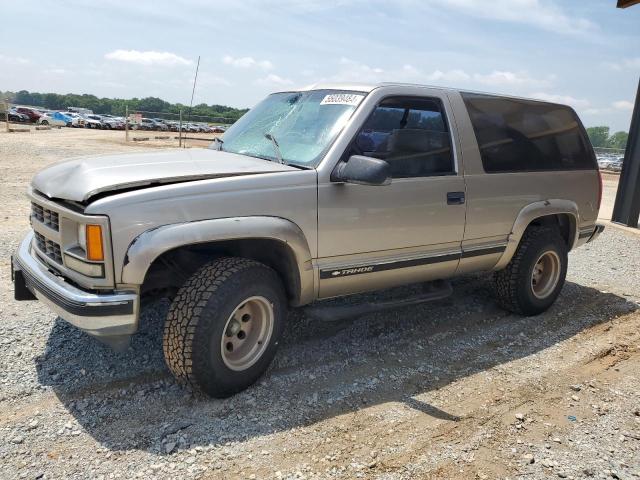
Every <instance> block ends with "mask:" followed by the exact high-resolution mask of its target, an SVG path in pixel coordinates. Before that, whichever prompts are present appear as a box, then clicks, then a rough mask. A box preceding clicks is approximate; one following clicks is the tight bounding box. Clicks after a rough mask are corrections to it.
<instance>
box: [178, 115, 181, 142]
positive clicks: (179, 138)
mask: <svg viewBox="0 0 640 480" xmlns="http://www.w3.org/2000/svg"><path fill="white" fill-rule="evenodd" d="M178 147H182V109H180V124H179V126H178Z"/></svg>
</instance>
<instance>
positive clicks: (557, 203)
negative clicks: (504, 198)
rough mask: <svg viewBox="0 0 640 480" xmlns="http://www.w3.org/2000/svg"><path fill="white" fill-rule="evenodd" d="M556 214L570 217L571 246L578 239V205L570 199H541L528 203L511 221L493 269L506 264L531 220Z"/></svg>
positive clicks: (498, 268) (499, 268) (500, 267)
mask: <svg viewBox="0 0 640 480" xmlns="http://www.w3.org/2000/svg"><path fill="white" fill-rule="evenodd" d="M558 214H567V215H569V217H570V218H571V222H572V228H571V238H570V239H569V247H570V249H571V248H573V247H574V246H575V245H576V242H577V240H578V228H577V225H578V218H579V216H578V205H577V204H576V203H575V202H573V201H571V200H560V199H550V200H542V201H540V202H534V203H530V204H529V205H527V206H525V207H524V208H523V209H522V210H520V213H518V216H517V217H516V220H515V222H514V223H513V227H512V228H511V233H510V234H509V238H508V241H507V247H506V249H505V251H504V253H503V254H502V256H501V257H500V260H498V263H496V265H495V266H494V267H493V269H494V270H502V269H503V268H504V267H506V266H507V264H508V263H509V262H510V261H511V258H512V257H513V255H514V254H515V253H516V249H517V248H518V245H519V244H520V240H521V239H522V236H523V235H524V232H525V230H526V229H527V227H528V226H529V224H530V223H531V222H533V221H534V220H536V219H537V218H541V217H545V216H548V215H558Z"/></svg>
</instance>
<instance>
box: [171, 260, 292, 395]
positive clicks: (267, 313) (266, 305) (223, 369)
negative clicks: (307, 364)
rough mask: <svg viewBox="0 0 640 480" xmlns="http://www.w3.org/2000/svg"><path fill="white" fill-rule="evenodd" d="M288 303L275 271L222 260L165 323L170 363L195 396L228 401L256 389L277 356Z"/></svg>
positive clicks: (195, 279)
mask: <svg viewBox="0 0 640 480" xmlns="http://www.w3.org/2000/svg"><path fill="white" fill-rule="evenodd" d="M286 308H287V307H286V297H285V293H284V289H283V287H282V283H281V281H280V278H279V277H278V275H277V274H276V272H275V271H273V270H272V269H271V268H269V267H267V266H266V265H263V264H261V263H258V262H255V261H253V260H248V259H244V258H220V259H217V260H214V261H212V262H210V263H208V264H207V265H205V266H204V267H202V268H201V269H200V270H198V271H197V272H196V273H194V274H193V275H192V276H191V278H189V280H187V282H186V283H185V284H184V285H183V286H182V287H181V288H180V290H179V291H178V294H177V296H176V298H175V299H174V301H173V303H172V304H171V307H170V309H169V313H168V315H167V319H166V321H165V327H164V336H163V350H164V356H165V360H166V363H167V365H168V367H169V369H170V370H171V372H172V373H173V374H174V376H175V377H176V378H177V379H178V380H179V381H181V382H183V383H186V384H188V385H189V386H190V387H191V388H192V389H193V390H194V391H196V392H201V393H205V394H207V395H210V396H212V397H216V398H224V397H228V396H230V395H233V394H234V393H237V392H239V391H241V390H244V389H245V388H247V387H249V386H250V385H252V384H253V383H254V382H255V381H256V380H258V378H260V376H261V375H262V374H263V373H264V372H265V371H266V369H267V368H268V367H269V364H270V363H271V361H272V359H273V357H274V356H275V353H276V350H277V347H278V341H279V339H280V335H281V332H282V329H283V326H284V322H285V316H286Z"/></svg>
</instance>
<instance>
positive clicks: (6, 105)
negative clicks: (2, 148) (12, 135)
mask: <svg viewBox="0 0 640 480" xmlns="http://www.w3.org/2000/svg"><path fill="white" fill-rule="evenodd" d="M4 106H5V107H6V108H7V116H6V118H5V120H6V121H7V123H6V125H7V133H9V132H10V131H11V130H9V108H10V107H11V104H10V103H9V99H8V98H5V99H4Z"/></svg>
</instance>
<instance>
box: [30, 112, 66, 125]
mask: <svg viewBox="0 0 640 480" xmlns="http://www.w3.org/2000/svg"><path fill="white" fill-rule="evenodd" d="M38 123H39V124H40V125H49V126H52V127H70V126H71V125H72V118H71V117H70V116H69V115H66V114H65V113H64V112H44V113H43V114H42V115H41V116H40V118H39V119H38Z"/></svg>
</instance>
